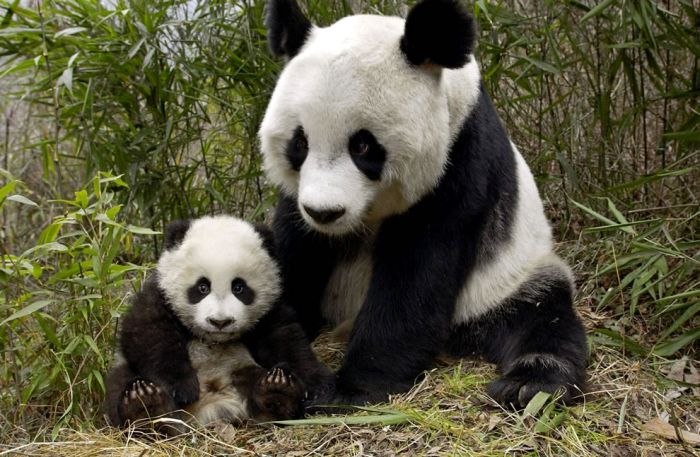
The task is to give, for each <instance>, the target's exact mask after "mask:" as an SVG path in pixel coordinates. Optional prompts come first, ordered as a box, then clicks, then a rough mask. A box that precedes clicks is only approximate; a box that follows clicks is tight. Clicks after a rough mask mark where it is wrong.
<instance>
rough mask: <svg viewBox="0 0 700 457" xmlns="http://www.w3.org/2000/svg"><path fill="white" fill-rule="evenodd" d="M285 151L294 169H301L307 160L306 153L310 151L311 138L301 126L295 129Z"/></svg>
mask: <svg viewBox="0 0 700 457" xmlns="http://www.w3.org/2000/svg"><path fill="white" fill-rule="evenodd" d="M285 153H286V155H287V160H288V161H289V165H291V167H292V169H293V170H296V171H299V170H301V166H302V165H303V164H304V161H305V160H306V155H307V154H308V153H309V139H308V138H307V137H306V133H305V132H304V129H303V128H302V127H301V126H299V127H297V128H296V130H294V135H293V136H292V139H291V140H289V143H287V149H286V151H285Z"/></svg>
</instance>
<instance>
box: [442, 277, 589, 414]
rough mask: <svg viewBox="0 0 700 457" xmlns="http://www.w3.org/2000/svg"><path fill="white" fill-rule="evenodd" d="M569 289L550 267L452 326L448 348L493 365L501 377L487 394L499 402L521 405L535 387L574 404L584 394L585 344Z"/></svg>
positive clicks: (586, 356) (531, 395) (582, 330)
mask: <svg viewBox="0 0 700 457" xmlns="http://www.w3.org/2000/svg"><path fill="white" fill-rule="evenodd" d="M572 293H573V287H572V285H571V283H570V280H569V279H568V275H567V274H566V273H565V272H563V271H561V270H558V269H557V268H555V267H554V266H553V267H552V268H550V269H548V270H546V271H543V272H541V273H540V274H538V275H535V276H534V277H533V278H532V279H531V280H530V281H528V283H526V284H525V285H524V286H522V287H521V289H520V290H518V291H517V292H516V293H515V294H514V295H513V296H512V297H511V298H509V299H508V300H506V302H505V303H503V304H502V305H501V306H499V308H498V309H495V310H493V311H492V312H490V313H488V314H487V315H485V316H483V317H481V318H479V319H476V320H474V321H470V322H468V323H466V324H462V325H459V326H458V327H457V328H455V329H454V330H453V332H452V337H451V338H450V346H449V351H448V352H450V353H451V354H453V355H458V356H481V357H484V358H485V359H487V360H488V361H490V362H493V363H496V364H497V366H498V369H499V371H500V372H501V373H502V376H501V377H500V378H499V379H497V380H495V381H493V382H492V383H491V384H489V386H488V387H487V393H488V394H489V396H491V398H493V399H494V400H496V401H497V402H498V403H500V404H501V405H503V406H507V407H515V408H523V407H525V406H526V405H527V404H528V402H529V401H530V400H531V399H532V397H534V396H535V395H536V394H537V393H538V392H540V391H544V392H548V393H552V394H555V393H556V394H558V395H560V397H559V398H560V401H562V402H564V403H571V402H574V401H576V400H577V399H578V398H580V396H581V395H582V394H583V393H584V392H585V384H586V362H587V358H588V345H587V341H586V334H585V331H584V328H583V325H582V324H581V321H580V320H579V318H578V317H577V316H576V313H575V312H574V309H573V305H572Z"/></svg>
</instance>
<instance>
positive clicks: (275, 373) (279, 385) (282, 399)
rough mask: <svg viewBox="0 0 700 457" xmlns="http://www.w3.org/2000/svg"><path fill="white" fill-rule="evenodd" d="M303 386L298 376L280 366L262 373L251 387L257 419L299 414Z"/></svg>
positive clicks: (288, 417) (272, 418)
mask: <svg viewBox="0 0 700 457" xmlns="http://www.w3.org/2000/svg"><path fill="white" fill-rule="evenodd" d="M303 399H304V386H303V385H302V382H301V380H300V379H299V378H297V377H296V376H295V375H294V374H292V373H290V372H288V371H286V370H285V369H283V368H281V367H275V368H273V369H271V370H270V371H268V372H267V373H265V374H263V375H262V376H261V377H260V379H258V381H257V382H256V383H255V387H254V388H253V401H254V402H255V405H256V406H257V408H258V409H259V410H260V414H259V416H260V417H259V419H264V420H270V419H271V420H275V419H290V418H294V417H297V416H299V415H300V414H301V402H302V400H303Z"/></svg>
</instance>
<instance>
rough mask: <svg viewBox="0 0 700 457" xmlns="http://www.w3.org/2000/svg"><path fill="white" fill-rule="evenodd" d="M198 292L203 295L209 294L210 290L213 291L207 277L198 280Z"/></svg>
mask: <svg viewBox="0 0 700 457" xmlns="http://www.w3.org/2000/svg"><path fill="white" fill-rule="evenodd" d="M197 292H199V293H200V294H202V295H209V292H211V287H210V285H209V281H208V280H207V279H206V278H202V279H200V280H199V281H198V282H197Z"/></svg>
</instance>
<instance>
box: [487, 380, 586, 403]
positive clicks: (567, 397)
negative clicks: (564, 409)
mask: <svg viewBox="0 0 700 457" xmlns="http://www.w3.org/2000/svg"><path fill="white" fill-rule="evenodd" d="M486 391H487V393H488V395H489V396H490V397H491V398H493V399H494V400H495V401H496V402H498V403H499V404H500V405H502V406H505V407H510V408H515V409H522V408H524V407H525V406H527V404H528V403H529V402H530V400H532V398H533V397H534V396H535V395H537V393H538V392H546V393H549V394H552V395H553V396H554V397H555V398H556V399H557V400H558V401H559V402H561V403H564V404H570V403H574V402H575V401H576V399H577V398H578V397H579V396H580V395H581V393H582V392H581V390H580V388H578V387H577V386H576V385H572V384H570V383H567V382H565V381H561V382H557V381H552V380H543V379H523V378H519V377H510V376H504V377H502V378H500V379H497V380H496V381H493V382H492V383H491V384H489V385H488V387H487V389H486Z"/></svg>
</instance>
